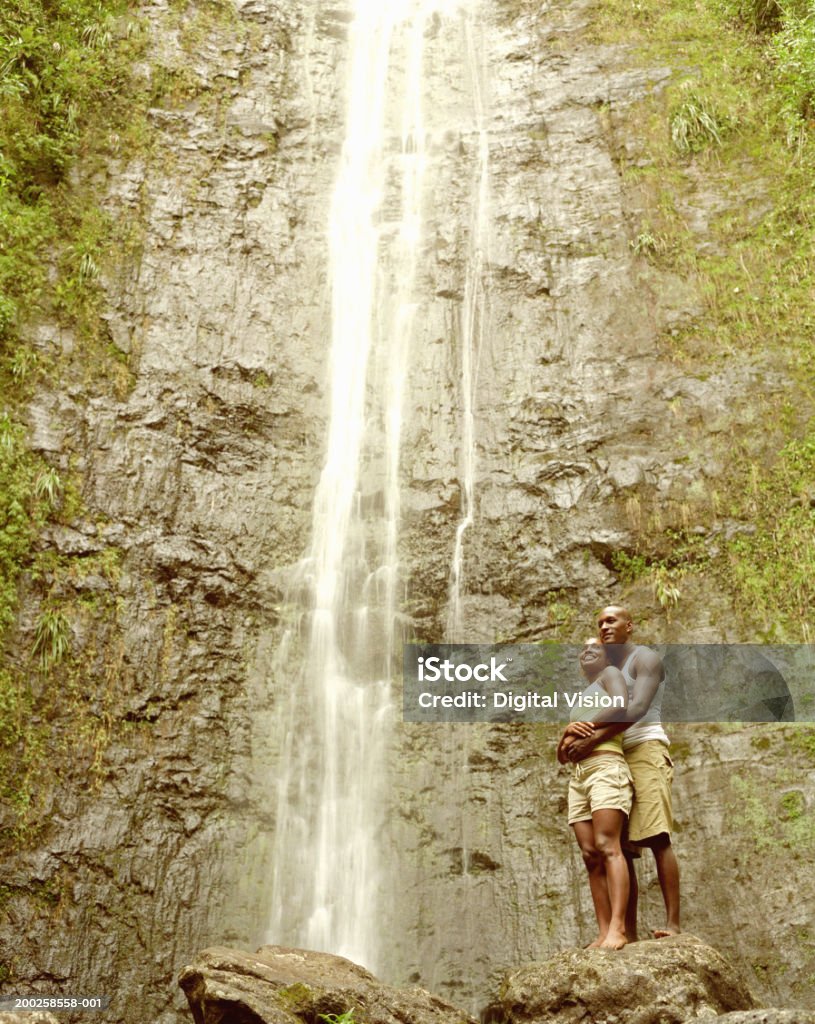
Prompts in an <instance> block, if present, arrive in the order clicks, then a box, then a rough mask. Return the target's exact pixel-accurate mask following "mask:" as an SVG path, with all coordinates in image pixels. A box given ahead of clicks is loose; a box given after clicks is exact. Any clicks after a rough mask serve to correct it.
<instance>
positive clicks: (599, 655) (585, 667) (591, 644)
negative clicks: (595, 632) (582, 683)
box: [577, 636, 608, 682]
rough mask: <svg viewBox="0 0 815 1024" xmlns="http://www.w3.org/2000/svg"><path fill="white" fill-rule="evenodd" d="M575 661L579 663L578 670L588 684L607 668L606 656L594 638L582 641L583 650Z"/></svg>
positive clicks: (596, 638)
mask: <svg viewBox="0 0 815 1024" xmlns="http://www.w3.org/2000/svg"><path fill="white" fill-rule="evenodd" d="M577 660H578V661H579V662H580V670H581V671H582V673H583V675H584V676H585V677H586V679H588V680H589V682H592V681H593V680H595V679H596V678H597V676H599V675H600V673H601V672H602V671H603V669H604V668H606V667H607V666H608V655H607V653H606V651H604V650H603V645H602V644H601V643H600V640H599V638H598V637H596V636H591V637H589V638H588V640H584V641H583V650H582V651H581V652H580V655H579V657H578V659H577Z"/></svg>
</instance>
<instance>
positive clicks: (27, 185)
mask: <svg viewBox="0 0 815 1024" xmlns="http://www.w3.org/2000/svg"><path fill="white" fill-rule="evenodd" d="M143 44H144V40H143V36H142V33H141V32H140V31H139V28H138V25H137V24H136V23H135V22H134V21H131V20H129V19H128V17H127V3H126V0H47V2H46V0H0V395H2V400H1V402H0V664H2V667H0V779H1V780H2V781H1V782H0V799H2V800H3V802H4V803H6V805H7V806H10V807H11V808H12V809H14V810H15V811H16V812H17V820H16V825H11V826H9V825H8V824H7V827H6V833H7V834H6V836H5V837H4V838H5V839H6V840H8V839H9V838H10V839H11V840H12V841H20V840H21V839H23V838H25V836H26V834H27V828H28V816H29V810H30V809H31V807H32V804H33V802H34V801H35V793H36V792H38V791H39V790H41V789H42V786H43V778H44V774H43V767H44V761H45V751H46V750H48V751H49V756H51V755H53V754H54V752H55V750H57V749H58V748H59V747H60V745H62V746H65V743H66V740H65V736H67V735H68V732H69V731H70V730H71V729H73V733H72V736H73V739H72V742H73V743H75V744H80V745H86V746H87V745H88V744H89V743H90V747H91V749H93V748H94V744H95V743H96V741H97V740H98V728H97V727H95V726H93V725H92V724H91V722H90V720H89V714H88V707H87V704H88V702H87V698H85V697H83V696H82V695H81V694H80V692H79V691H78V690H77V689H73V690H72V685H73V684H72V682H71V680H72V679H74V678H75V677H76V675H77V673H78V671H80V665H82V666H84V668H87V661H88V659H87V657H86V656H85V655H77V656H76V657H71V655H70V637H71V621H72V620H73V618H74V617H75V616H76V615H77V614H78V609H77V608H75V607H72V606H71V602H70V600H69V599H68V598H67V597H66V596H65V588H64V587H63V586H61V585H60V580H70V579H75V578H79V577H81V575H82V574H83V573H87V572H88V571H90V568H91V566H90V562H91V561H94V560H93V559H92V560H87V559H83V563H84V564H83V565H82V566H81V567H78V566H75V565H73V564H72V563H73V561H75V560H72V559H71V558H68V557H61V556H58V555H57V554H56V553H55V552H53V551H39V552H38V551H37V550H36V541H37V538H38V536H39V534H40V532H41V530H42V528H43V526H44V524H45V523H46V522H47V521H48V520H52V521H56V522H63V523H69V522H71V521H72V519H74V518H75V517H76V516H77V515H78V514H79V513H80V511H81V509H82V502H81V498H80V489H79V483H78V481H77V480H76V479H75V474H73V473H66V472H62V473H61V472H58V471H57V469H56V468H54V466H52V465H49V464H48V463H47V462H46V461H45V460H44V459H43V458H42V457H40V456H39V455H36V454H35V453H33V452H32V451H31V449H30V447H29V444H28V435H27V430H26V429H25V427H24V425H23V422H22V420H23V410H24V407H25V404H26V402H27V401H28V400H29V398H30V397H31V394H32V389H33V388H34V387H35V386H37V385H42V384H44V383H47V382H48V381H49V380H50V379H56V378H57V376H60V377H63V376H64V373H65V372H66V365H65V363H66V360H65V358H64V357H61V356H60V355H59V354H58V353H57V349H56V346H50V347H49V346H45V347H43V346H42V342H40V346H38V347H37V348H34V347H33V346H32V344H31V340H30V339H31V338H32V337H33V335H34V328H35V327H36V325H38V324H43V325H56V326H59V327H62V328H66V329H69V330H70V331H71V333H72V334H73V336H74V337H75V338H76V339H77V341H78V342H79V344H78V346H76V355H75V356H74V357H73V358H74V359H75V360H76V361H77V363H78V367H79V369H78V373H79V374H80V376H81V375H82V374H83V373H84V370H83V369H82V366H83V361H84V364H85V365H88V364H90V363H92V364H93V366H94V376H95V379H96V380H98V381H99V386H102V387H105V386H109V383H110V382H111V381H112V382H113V383H114V386H115V385H116V383H117V381H121V379H122V366H121V362H120V361H118V360H117V359H113V358H111V353H110V348H111V346H110V343H109V339H108V337H107V332H106V329H105V325H104V322H103V321H102V319H101V318H100V315H99V314H100V312H101V309H102V292H101V289H100V287H99V278H100V275H101V274H102V272H103V270H105V269H109V266H110V264H111V262H112V260H113V255H112V253H113V249H114V246H113V242H112V234H113V231H112V227H113V226H112V224H111V222H110V219H109V218H108V217H107V216H106V215H105V214H104V213H103V211H102V210H101V209H100V207H99V203H98V197H97V195H96V194H95V192H94V189H93V188H91V187H90V186H89V185H88V184H87V180H88V179H89V178H90V177H91V176H92V175H93V174H94V173H95V172H96V171H97V170H98V169H99V168H100V167H101V166H103V164H104V162H105V161H107V160H109V159H110V158H111V157H112V156H115V154H116V153H117V152H118V151H119V149H120V148H122V147H130V148H134V147H135V144H136V142H137V141H138V139H139V137H140V133H141V132H143V124H144V110H145V109H146V96H145V97H144V98H143V99H139V95H138V94H137V90H135V89H134V88H133V87H132V85H131V82H130V68H131V65H132V62H133V60H134V58H135V57H136V56H137V55H138V54H139V53H140V52H141V51H142V50H143ZM80 162H81V165H82V168H83V174H82V175H79V174H78V173H77V169H78V165H79V163H80ZM120 229H121V225H120ZM122 233H123V234H125V235H126V233H127V232H126V231H124V232H122ZM63 464H64V463H63ZM69 464H70V463H69ZM98 568H99V570H100V571H101V572H102V573H107V572H108V570H109V568H110V567H109V566H107V565H102V566H99V567H98ZM23 573H25V574H26V575H27V577H28V579H29V580H30V582H31V583H32V584H33V585H34V586H35V588H36V590H35V595H34V596H35V600H36V599H39V602H40V608H39V613H38V615H37V617H36V620H35V623H34V628H33V634H32V636H31V640H30V647H29V651H28V658H26V651H25V649H23V650H22V651H20V650H17V651H15V658H14V659H13V661H11V660H8V659H6V656H5V655H6V646H7V643H8V639H9V636H10V631H11V629H12V627H13V625H14V621H15V616H16V605H17V593H18V588H19V584H20V579H21V576H22V574H23ZM102 614H103V618H104V616H108V617H110V614H111V609H103V610H102ZM57 664H60V670H61V672H60V679H59V686H52V685H49V679H48V677H49V673H50V672H51V670H52V669H53V667H54V666H56V665H57ZM37 672H39V673H40V674H41V682H40V683H39V684H35V683H33V681H32V675H36V673H37ZM63 673H64V674H63ZM72 694H73V697H72V699H73V703H72V706H71V708H69V710H68V715H67V717H68V719H70V720H71V723H72V724H71V725H69V726H68V727H67V729H66V730H65V732H63V733H62V738H61V739H59V738H55V736H54V734H53V728H52V726H51V724H50V723H51V721H52V720H53V719H54V718H55V708H56V707H58V706H60V702H62V704H63V705H65V704H67V703H68V702H69V701H68V699H69V697H71V695H72ZM97 703H98V702H97ZM94 717H95V716H94V715H90V719H94ZM83 723H84V724H83ZM96 745H97V746H98V743H96ZM45 774H47V773H45Z"/></svg>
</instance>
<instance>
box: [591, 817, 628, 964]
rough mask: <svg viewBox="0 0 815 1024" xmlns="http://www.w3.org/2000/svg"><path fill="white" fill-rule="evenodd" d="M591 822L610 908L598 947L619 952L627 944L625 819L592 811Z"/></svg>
mask: <svg viewBox="0 0 815 1024" xmlns="http://www.w3.org/2000/svg"><path fill="white" fill-rule="evenodd" d="M591 819H592V825H593V827H594V846H595V848H596V849H597V850H598V851H599V853H600V856H601V857H602V858H603V863H604V865H605V876H606V883H607V887H608V901H609V904H610V907H611V919H610V921H609V925H608V930H607V932H606V937H605V938H604V939H603V941H602V943H601V946H602V947H603V948H604V949H622V948H623V946H624V945H625V944H626V942H627V941H628V940H627V939H626V937H625V911H626V906H627V904H628V890H629V882H628V865H627V864H626V862H625V857H624V856H623V851H622V848H621V846H620V836H621V834H622V830H623V822H624V821H625V815H624V814H623V812H622V811H618V810H616V809H613V808H605V809H603V810H600V811H595V812H594V813H593V814H592V816H591Z"/></svg>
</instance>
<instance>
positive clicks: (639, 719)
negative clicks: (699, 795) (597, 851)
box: [568, 605, 680, 939]
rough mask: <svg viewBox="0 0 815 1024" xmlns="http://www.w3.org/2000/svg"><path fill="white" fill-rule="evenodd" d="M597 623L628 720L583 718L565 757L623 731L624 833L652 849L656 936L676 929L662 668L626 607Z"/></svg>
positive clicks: (578, 755)
mask: <svg viewBox="0 0 815 1024" xmlns="http://www.w3.org/2000/svg"><path fill="white" fill-rule="evenodd" d="M597 629H598V633H599V636H600V640H601V642H602V643H603V644H604V645H606V646H608V648H609V661H610V662H611V664H612V665H615V666H616V667H617V668H619V669H620V671H621V672H622V674H623V676H624V678H625V681H626V685H627V686H628V693H629V701H628V709H627V714H626V717H627V718H628V720H629V722H628V723H613V722H609V723H608V724H598V723H599V721H600V720H601V716H597V719H598V722H594V723H592V722H589V723H586V724H587V726H588V727H589V729H590V730H591V731H590V733H589V732H588V730H587V734H586V735H585V736H583V737H578V738H577V739H575V741H574V742H573V743H572V744H571V745H570V747H569V750H568V757H569V760H571V761H579V760H580V759H581V758H583V757H586V755H587V754H588V753H589V752H590V751H591V750H593V749H594V747H595V746H596V744H597V743H602V742H603V741H605V740H607V739H608V738H609V737H611V736H616V735H617V734H618V733H620V732H623V750H624V752H625V757H626V760H627V762H628V766H629V768H630V769H631V776H632V778H633V780H634V806H633V808H632V811H631V818H630V820H629V827H628V838H629V840H630V841H631V842H632V843H634V844H636V845H637V846H647V847H649V848H650V849H651V850H652V851H653V854H654V859H655V861H656V867H657V875H658V877H659V885H660V888H661V890H662V898H663V901H664V903H665V914H666V924H665V927H664V928H660V929H656V930H655V931H654V938H657V939H660V938H664V937H665V936H668V935H678V934H679V931H680V925H679V865H678V863H677V860H676V854H675V853H674V850H673V846H672V845H671V830H672V828H673V815H672V804H671V784H672V782H673V762H672V761H671V758H670V756H669V754H668V744H669V741H668V737H667V736H666V735H665V731H664V730H663V728H662V721H661V707H662V693H663V690H664V686H665V671H664V669H663V666H662V662H661V661H660V659H659V657H658V656H657V654H656V653H655V652H654V651H651V650H649V649H648V648H647V647H638V646H636V645H635V644H634V643H632V641H631V634H632V633H633V631H634V622H633V620H632V618H631V613H630V612H629V611H628V609H626V608H623V607H621V606H619V605H611V606H610V607H608V608H604V609H603V610H602V612H601V613H600V616H599V618H598V621H597ZM629 723H630V724H629ZM635 893H636V888H635V886H633V885H632V887H631V896H632V898H633V899H636V896H635ZM635 920H636V912H635V907H634V908H632V906H629V913H628V915H627V921H628V922H630V923H631V924H633V921H635Z"/></svg>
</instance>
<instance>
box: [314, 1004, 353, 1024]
mask: <svg viewBox="0 0 815 1024" xmlns="http://www.w3.org/2000/svg"><path fill="white" fill-rule="evenodd" d="M317 1016H318V1017H319V1018H320V1020H324V1021H325V1022H326V1024H358V1022H357V1020H356V1019H355V1017H354V1007H353V1006H352V1007H351V1009H350V1010H346V1011H345V1012H344V1013H318V1014H317Z"/></svg>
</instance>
